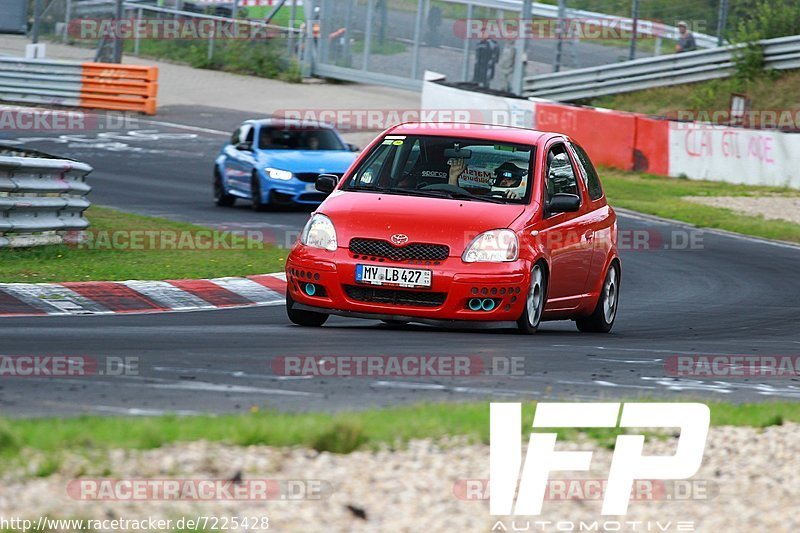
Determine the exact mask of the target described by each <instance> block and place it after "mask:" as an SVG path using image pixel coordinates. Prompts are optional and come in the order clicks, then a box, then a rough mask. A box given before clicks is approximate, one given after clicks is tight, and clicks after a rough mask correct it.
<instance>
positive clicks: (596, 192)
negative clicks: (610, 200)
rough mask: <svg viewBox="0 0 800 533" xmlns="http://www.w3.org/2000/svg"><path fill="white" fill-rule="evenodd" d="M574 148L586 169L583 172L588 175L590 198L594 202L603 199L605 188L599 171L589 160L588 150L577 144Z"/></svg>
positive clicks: (587, 185)
mask: <svg viewBox="0 0 800 533" xmlns="http://www.w3.org/2000/svg"><path fill="white" fill-rule="evenodd" d="M572 148H573V149H574V150H575V153H576V154H577V156H578V158H577V159H578V161H579V162H580V166H581V167H583V169H584V170H583V172H585V173H586V177H587V183H586V188H587V189H588V190H589V198H591V199H592V200H599V199H600V198H602V197H603V186H602V185H600V177H599V176H598V175H597V170H595V168H594V165H592V161H591V160H590V159H589V155H588V154H587V153H586V150H584V149H583V148H581V147H580V146H579V145H577V144H573V145H572Z"/></svg>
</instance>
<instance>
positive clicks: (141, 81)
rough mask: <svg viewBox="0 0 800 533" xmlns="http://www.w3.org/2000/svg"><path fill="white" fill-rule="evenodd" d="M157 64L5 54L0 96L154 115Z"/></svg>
mask: <svg viewBox="0 0 800 533" xmlns="http://www.w3.org/2000/svg"><path fill="white" fill-rule="evenodd" d="M157 94H158V68H157V67H150V66H140V65H118V64H115V63H83V62H69V61H51V60H39V59H21V58H8V57H3V58H0V100H5V101H8V102H25V103H37V104H56V105H64V106H71V107H88V108H94V109H111V110H115V111H134V112H139V113H146V114H148V115H154V114H155V113H156V97H157Z"/></svg>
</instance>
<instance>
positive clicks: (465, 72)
mask: <svg viewBox="0 0 800 533" xmlns="http://www.w3.org/2000/svg"><path fill="white" fill-rule="evenodd" d="M471 20H472V4H467V24H466V25H465V26H466V28H467V32H466V34H465V35H464V57H463V58H462V62H461V79H462V80H464V81H469V47H470V43H471V41H472V39H470V36H469V30H468V28H469V27H470V26H469V25H470V21H471Z"/></svg>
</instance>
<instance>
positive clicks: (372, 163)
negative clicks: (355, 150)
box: [350, 143, 396, 187]
mask: <svg viewBox="0 0 800 533" xmlns="http://www.w3.org/2000/svg"><path fill="white" fill-rule="evenodd" d="M395 148H396V147H395V146H394V145H392V144H387V143H384V144H382V145H380V146H378V148H377V149H375V151H374V152H372V154H371V155H370V156H369V159H368V160H367V162H366V163H365V164H364V165H363V167H362V168H361V171H360V172H359V173H358V174H356V175H355V176H353V178H352V179H351V180H350V186H352V187H376V186H377V185H378V184H379V182H380V178H381V175H382V172H383V171H384V165H385V164H386V162H387V161H389V160H390V155H391V154H392V153H394V151H395Z"/></svg>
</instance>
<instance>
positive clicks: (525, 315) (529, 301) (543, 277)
mask: <svg viewBox="0 0 800 533" xmlns="http://www.w3.org/2000/svg"><path fill="white" fill-rule="evenodd" d="M546 302H547V272H546V271H545V269H544V266H542V264H541V263H536V264H535V265H533V268H532V269H531V282H530V285H529V286H528V293H527V295H526V297H525V310H524V311H522V316H520V317H519V319H518V320H517V327H518V328H519V330H520V331H521V332H522V333H528V334H532V333H536V330H538V329H539V323H540V322H541V321H542V313H543V312H544V305H545V303H546Z"/></svg>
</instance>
